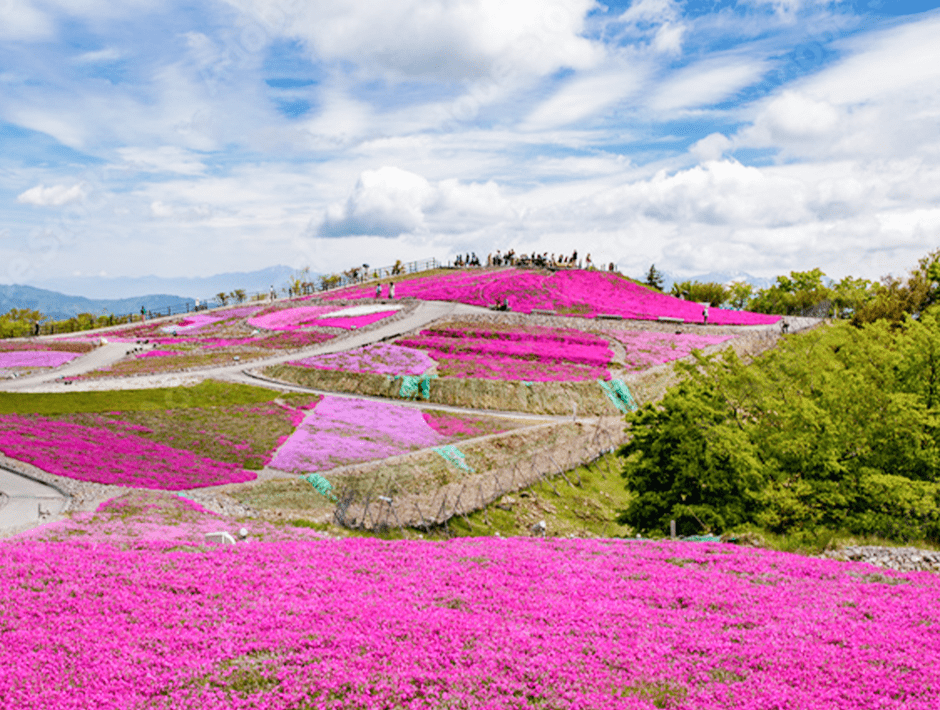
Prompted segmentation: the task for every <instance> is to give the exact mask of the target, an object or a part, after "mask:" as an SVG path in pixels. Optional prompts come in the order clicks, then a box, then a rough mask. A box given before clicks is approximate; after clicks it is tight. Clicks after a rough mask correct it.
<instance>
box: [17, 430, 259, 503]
mask: <svg viewBox="0 0 940 710" xmlns="http://www.w3.org/2000/svg"><path fill="white" fill-rule="evenodd" d="M0 451H2V452H3V453H4V454H6V455H7V456H9V457H11V458H14V459H18V460H20V461H25V462H27V463H30V464H33V465H34V466H37V467H39V468H41V469H42V470H44V471H47V472H49V473H53V474H56V475H59V476H67V477H69V478H74V479H76V480H79V481H91V482H94V483H104V484H113V485H119V486H135V487H137V488H159V489H163V490H184V489H187V488H200V487H203V486H215V485H219V484H222V483H236V482H241V481H250V480H253V479H254V478H255V474H254V473H251V472H248V471H245V470H242V469H241V468H239V467H238V466H236V465H235V464H229V463H223V462H219V461H214V460H212V459H209V458H206V457H203V456H198V455H196V454H193V453H192V452H189V451H184V450H180V449H175V448H172V447H170V446H167V445H165V444H161V443H158V442H153V441H148V440H147V439H144V438H142V437H140V436H135V435H132V434H128V433H123V434H118V433H114V432H111V431H109V430H108V429H105V428H101V427H88V426H82V425H79V424H71V423H69V422H64V421H56V420H53V419H47V418H45V417H38V416H30V417H26V416H19V415H4V416H0Z"/></svg>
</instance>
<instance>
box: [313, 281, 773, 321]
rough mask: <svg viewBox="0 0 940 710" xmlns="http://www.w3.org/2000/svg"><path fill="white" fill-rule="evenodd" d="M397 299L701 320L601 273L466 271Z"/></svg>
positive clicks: (698, 311) (368, 292)
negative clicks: (507, 305) (504, 304)
mask: <svg viewBox="0 0 940 710" xmlns="http://www.w3.org/2000/svg"><path fill="white" fill-rule="evenodd" d="M374 295H375V290H374V287H368V286H359V287H350V288H345V289H339V290H338V291H336V292H334V293H331V294H328V295H325V296H323V299H324V300H331V299H338V298H342V299H355V298H372V297H374ZM395 295H396V297H398V298H408V297H410V298H419V299H422V300H427V301H456V302H458V303H467V304H470V305H473V306H484V307H489V306H493V305H495V304H502V303H504V302H505V301H506V300H507V299H508V301H509V307H510V309H511V310H513V311H516V312H521V313H531V312H532V309H534V308H539V309H547V310H554V311H557V312H558V313H563V314H570V315H578V316H585V317H588V318H591V317H593V316H596V315H597V314H599V313H603V314H615V315H620V316H623V317H624V318H631V319H636V320H656V319H657V318H659V317H660V316H666V317H670V318H682V319H683V320H685V321H686V322H688V323H701V322H702V307H701V306H700V305H698V304H697V303H690V302H688V301H683V300H681V299H678V298H675V297H674V296H669V295H666V294H663V293H657V292H655V291H652V290H650V289H647V288H644V287H643V286H639V285H637V284H635V283H633V282H632V281H628V280H627V279H625V278H623V277H621V276H619V275H617V274H612V273H608V272H604V271H581V270H572V271H559V272H556V273H554V274H546V273H544V272H540V271H529V270H523V269H502V270H496V271H494V270H482V269H476V270H468V271H455V272H453V273H448V274H435V275H432V276H425V277H416V278H414V279H408V280H405V281H399V282H397V283H396V284H395ZM779 320H780V316H769V315H763V314H759V313H748V312H746V311H731V310H724V309H720V308H710V309H709V314H708V322H709V323H711V324H715V325H760V324H768V323H776V322H777V321H779Z"/></svg>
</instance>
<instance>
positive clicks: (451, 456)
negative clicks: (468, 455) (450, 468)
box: [434, 444, 476, 473]
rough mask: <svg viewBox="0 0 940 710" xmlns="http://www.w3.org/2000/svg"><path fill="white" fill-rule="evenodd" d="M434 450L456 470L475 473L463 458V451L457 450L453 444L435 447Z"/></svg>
mask: <svg viewBox="0 0 940 710" xmlns="http://www.w3.org/2000/svg"><path fill="white" fill-rule="evenodd" d="M434 450H435V451H436V452H437V453H438V454H440V455H441V457H442V458H443V459H444V460H445V461H448V462H449V463H452V464H454V466H456V467H457V468H459V469H461V470H463V471H467V472H469V473H476V471H474V470H473V469H472V468H471V467H470V466H469V465H468V464H467V462H466V460H465V458H464V454H463V451H461V450H460V449H458V448H457V447H456V446H454V445H453V444H447V445H446V446H435V447H434Z"/></svg>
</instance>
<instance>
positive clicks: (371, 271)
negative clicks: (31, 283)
mask: <svg viewBox="0 0 940 710" xmlns="http://www.w3.org/2000/svg"><path fill="white" fill-rule="evenodd" d="M441 266H443V264H442V262H440V261H438V260H437V259H423V260H420V261H407V262H398V263H396V264H394V265H392V266H380V267H377V268H372V267H367V266H365V265H364V266H363V267H355V268H353V269H349V270H348V271H346V272H344V273H342V274H334V275H332V276H320V277H319V283H314V282H312V281H298V282H297V286H296V288H295V286H294V285H293V284H292V285H290V286H285V287H283V288H281V289H280V292H281V295H286V296H288V297H294V296H302V295H310V294H314V293H322V292H327V291H335V290H336V289H340V288H346V287H347V286H354V285H356V284H363V283H368V282H370V281H374V280H377V279H384V278H391V277H393V276H401V275H407V274H415V273H419V272H421V271H429V270H431V269H437V268H440V267H441ZM217 295H218V294H217ZM275 298H277V291H276V290H274V289H273V288H272V289H268V290H267V291H252V292H250V293H249V292H245V291H241V290H240V289H237V290H235V291H232V292H231V294H228V295H227V297H226V298H225V299H220V298H217V297H212V298H210V299H187V300H184V301H179V302H177V303H174V304H169V305H166V306H161V307H160V308H158V309H148V308H146V306H142V308H143V312H141V311H137V312H134V313H123V314H120V315H118V314H110V315H109V316H108V323H106V324H105V325H99V324H98V323H94V322H89V323H88V325H87V327H84V326H80V327H73V326H74V325H75V324H74V323H72V322H71V321H64V322H60V323H58V324H56V323H47V324H45V325H40V326H39V328H38V330H37V331H35V335H55V334H57V333H58V334H63V333H72V332H78V331H81V330H91V329H93V328H99V327H106V326H109V325H122V324H124V323H132V322H134V321H140V320H141V318H142V317H146V318H147V320H151V319H153V318H166V317H168V316H174V315H184V314H186V313H192V312H195V311H203V310H209V309H211V308H221V307H222V306H227V305H230V304H241V303H257V302H259V301H270V300H273V299H275ZM66 323H69V324H71V325H66Z"/></svg>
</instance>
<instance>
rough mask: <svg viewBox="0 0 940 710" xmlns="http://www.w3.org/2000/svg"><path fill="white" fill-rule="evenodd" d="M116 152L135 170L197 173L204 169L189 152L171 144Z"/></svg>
mask: <svg viewBox="0 0 940 710" xmlns="http://www.w3.org/2000/svg"><path fill="white" fill-rule="evenodd" d="M117 152H118V155H120V156H121V160H123V161H124V162H125V163H126V164H127V165H128V166H129V167H132V168H134V169H136V170H144V171H148V172H158V173H178V174H180V175H199V174H200V173H203V172H205V170H206V166H205V164H204V163H203V162H202V161H201V160H199V159H198V158H196V157H194V156H193V154H192V153H191V152H189V151H187V150H183V149H181V148H176V147H173V146H163V147H162V148H156V149H147V148H119V149H118V151H117Z"/></svg>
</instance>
